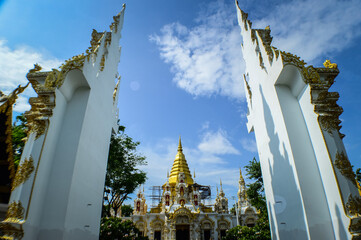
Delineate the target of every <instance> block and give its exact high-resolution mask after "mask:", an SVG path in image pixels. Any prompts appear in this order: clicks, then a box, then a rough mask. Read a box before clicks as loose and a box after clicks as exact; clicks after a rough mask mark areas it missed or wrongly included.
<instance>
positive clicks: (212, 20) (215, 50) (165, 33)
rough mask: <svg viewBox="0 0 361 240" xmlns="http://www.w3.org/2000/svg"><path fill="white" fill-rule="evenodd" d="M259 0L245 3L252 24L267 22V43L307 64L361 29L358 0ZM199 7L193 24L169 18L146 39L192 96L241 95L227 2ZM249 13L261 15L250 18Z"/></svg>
mask: <svg viewBox="0 0 361 240" xmlns="http://www.w3.org/2000/svg"><path fill="white" fill-rule="evenodd" d="M262 2H265V1H260V3H258V4H257V6H255V5H254V1H252V2H251V1H249V3H245V5H252V12H250V13H251V15H250V19H251V20H252V21H253V22H254V27H255V28H257V27H259V28H264V27H265V26H267V25H270V26H271V29H272V35H273V36H274V42H273V45H275V46H277V47H279V48H280V49H281V50H285V51H289V52H292V53H295V54H297V55H299V56H301V57H302V58H303V59H304V60H306V61H308V62H310V63H311V64H315V63H314V61H316V60H317V61H323V60H324V59H326V58H331V59H332V58H333V57H334V56H335V54H336V53H337V52H340V51H342V50H343V49H345V48H347V47H348V46H349V45H350V44H351V43H352V42H353V40H354V39H355V38H356V37H358V36H360V35H361V29H360V28H359V26H360V23H361V14H359V9H361V1H359V0H345V1H338V0H318V1H314V0H304V1H285V2H281V1H279V2H278V3H277V4H273V5H272V4H263V3H262ZM263 6H267V9H264V7H263ZM203 11H204V12H203V13H202V14H201V15H200V16H199V17H198V19H196V25H195V26H193V27H187V26H184V25H182V24H181V23H171V24H168V25H165V26H164V27H163V28H162V29H161V33H160V34H158V35H152V36H151V37H150V39H151V40H152V41H154V42H155V43H156V44H157V45H158V47H159V50H160V55H161V57H162V58H163V59H164V61H165V62H166V63H169V64H170V65H171V70H172V72H173V73H174V78H173V81H174V82H175V83H176V84H177V86H178V87H179V88H181V89H184V90H185V91H187V92H188V93H190V94H193V95H194V96H211V95H223V96H228V97H231V98H236V99H239V98H243V97H244V90H243V85H242V82H241V75H242V73H243V72H244V71H243V70H244V62H243V58H242V53H241V48H240V43H241V36H240V30H239V27H238V26H236V24H235V22H234V19H235V15H236V14H235V7H234V5H233V2H232V3H227V4H225V3H223V2H222V1H217V2H216V3H212V4H209V5H208V6H207V8H206V9H205V10H203ZM257 11H260V12H262V14H257ZM264 13H266V15H265V14H264ZM255 15H258V16H265V17H261V18H258V19H257V18H252V16H255ZM232 16H234V17H232ZM321 58H322V59H321Z"/></svg>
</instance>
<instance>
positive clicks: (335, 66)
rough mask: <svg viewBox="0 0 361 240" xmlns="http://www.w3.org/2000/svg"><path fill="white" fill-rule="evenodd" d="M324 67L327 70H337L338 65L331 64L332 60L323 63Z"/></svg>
mask: <svg viewBox="0 0 361 240" xmlns="http://www.w3.org/2000/svg"><path fill="white" fill-rule="evenodd" d="M323 66H325V68H337V64H336V63H331V61H330V60H326V61H325V62H324V63H323Z"/></svg>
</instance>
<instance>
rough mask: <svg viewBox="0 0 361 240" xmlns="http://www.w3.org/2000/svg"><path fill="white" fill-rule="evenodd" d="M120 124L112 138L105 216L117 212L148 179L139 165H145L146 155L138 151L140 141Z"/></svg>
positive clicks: (107, 174)
mask: <svg viewBox="0 0 361 240" xmlns="http://www.w3.org/2000/svg"><path fill="white" fill-rule="evenodd" d="M124 130H125V127H124V126H120V127H119V130H118V133H117V134H113V135H112V137H111V140H110V147H109V157H108V166H107V173H106V178H105V189H104V198H105V200H104V206H103V216H108V217H110V216H111V210H112V211H114V213H117V212H118V210H119V208H120V207H121V206H122V204H123V202H124V201H125V200H126V199H129V194H131V193H133V192H134V190H135V189H136V188H137V187H138V186H139V185H141V184H143V183H144V182H145V180H146V173H145V172H144V171H141V170H139V169H138V168H137V167H138V166H140V165H145V164H146V161H145V157H144V156H141V155H140V154H139V153H138V152H137V146H138V145H139V142H134V141H133V139H132V138H131V137H129V136H128V135H127V134H125V133H124Z"/></svg>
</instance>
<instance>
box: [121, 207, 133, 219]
mask: <svg viewBox="0 0 361 240" xmlns="http://www.w3.org/2000/svg"><path fill="white" fill-rule="evenodd" d="M132 214H133V208H132V206H130V205H122V216H123V217H130V216H131V215H132Z"/></svg>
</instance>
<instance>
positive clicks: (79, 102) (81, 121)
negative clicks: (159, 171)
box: [10, 8, 124, 240]
mask: <svg viewBox="0 0 361 240" xmlns="http://www.w3.org/2000/svg"><path fill="white" fill-rule="evenodd" d="M123 18H124V8H123V9H122V11H121V13H120V22H119V24H118V26H117V29H118V31H117V32H116V31H114V30H113V31H112V32H111V35H112V36H111V37H112V38H111V42H110V44H108V45H107V46H106V45H105V41H104V39H103V40H102V42H101V45H100V46H99V50H98V54H97V57H96V60H95V61H94V62H93V61H92V58H90V59H89V61H88V60H85V63H84V66H83V68H82V69H81V70H79V69H77V70H72V71H70V72H69V73H68V74H67V75H66V78H65V81H64V83H63V85H62V86H61V87H60V88H59V89H56V91H55V95H56V107H55V108H54V109H53V115H52V117H51V118H50V119H49V126H48V129H47V131H46V132H45V134H43V135H42V136H40V137H39V138H38V139H35V134H34V133H32V134H30V136H29V139H28V141H27V143H26V145H25V148H24V152H23V155H22V160H21V161H23V160H24V159H25V158H28V157H30V156H32V158H33V159H34V166H35V167H36V168H37V169H36V171H34V173H33V174H32V175H31V176H30V178H29V180H27V181H26V182H25V183H24V184H22V185H21V186H19V187H17V188H16V189H15V190H14V191H13V193H12V195H11V200H10V202H13V201H20V202H21V203H22V205H23V207H24V209H25V212H26V215H25V223H24V224H23V229H24V233H25V235H24V238H23V239H24V240H28V239H29V240H30V239H39V240H40V239H41V240H49V239H51V240H65V239H67V240H76V239H87V240H88V239H89V240H92V239H93V240H95V239H98V238H99V237H98V235H99V225H100V217H101V209H102V198H103V189H104V179H105V172H106V166H107V158H108V151H109V142H110V136H111V132H112V129H116V121H117V109H116V106H117V100H115V101H113V92H114V88H115V80H116V79H115V78H116V77H115V76H116V74H117V72H118V70H117V68H118V63H119V58H120V48H119V40H120V37H121V34H120V32H121V29H122V25H123ZM103 55H104V56H105V67H104V70H103V71H101V70H100V59H101V57H102V56H103ZM116 98H117V95H116Z"/></svg>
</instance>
